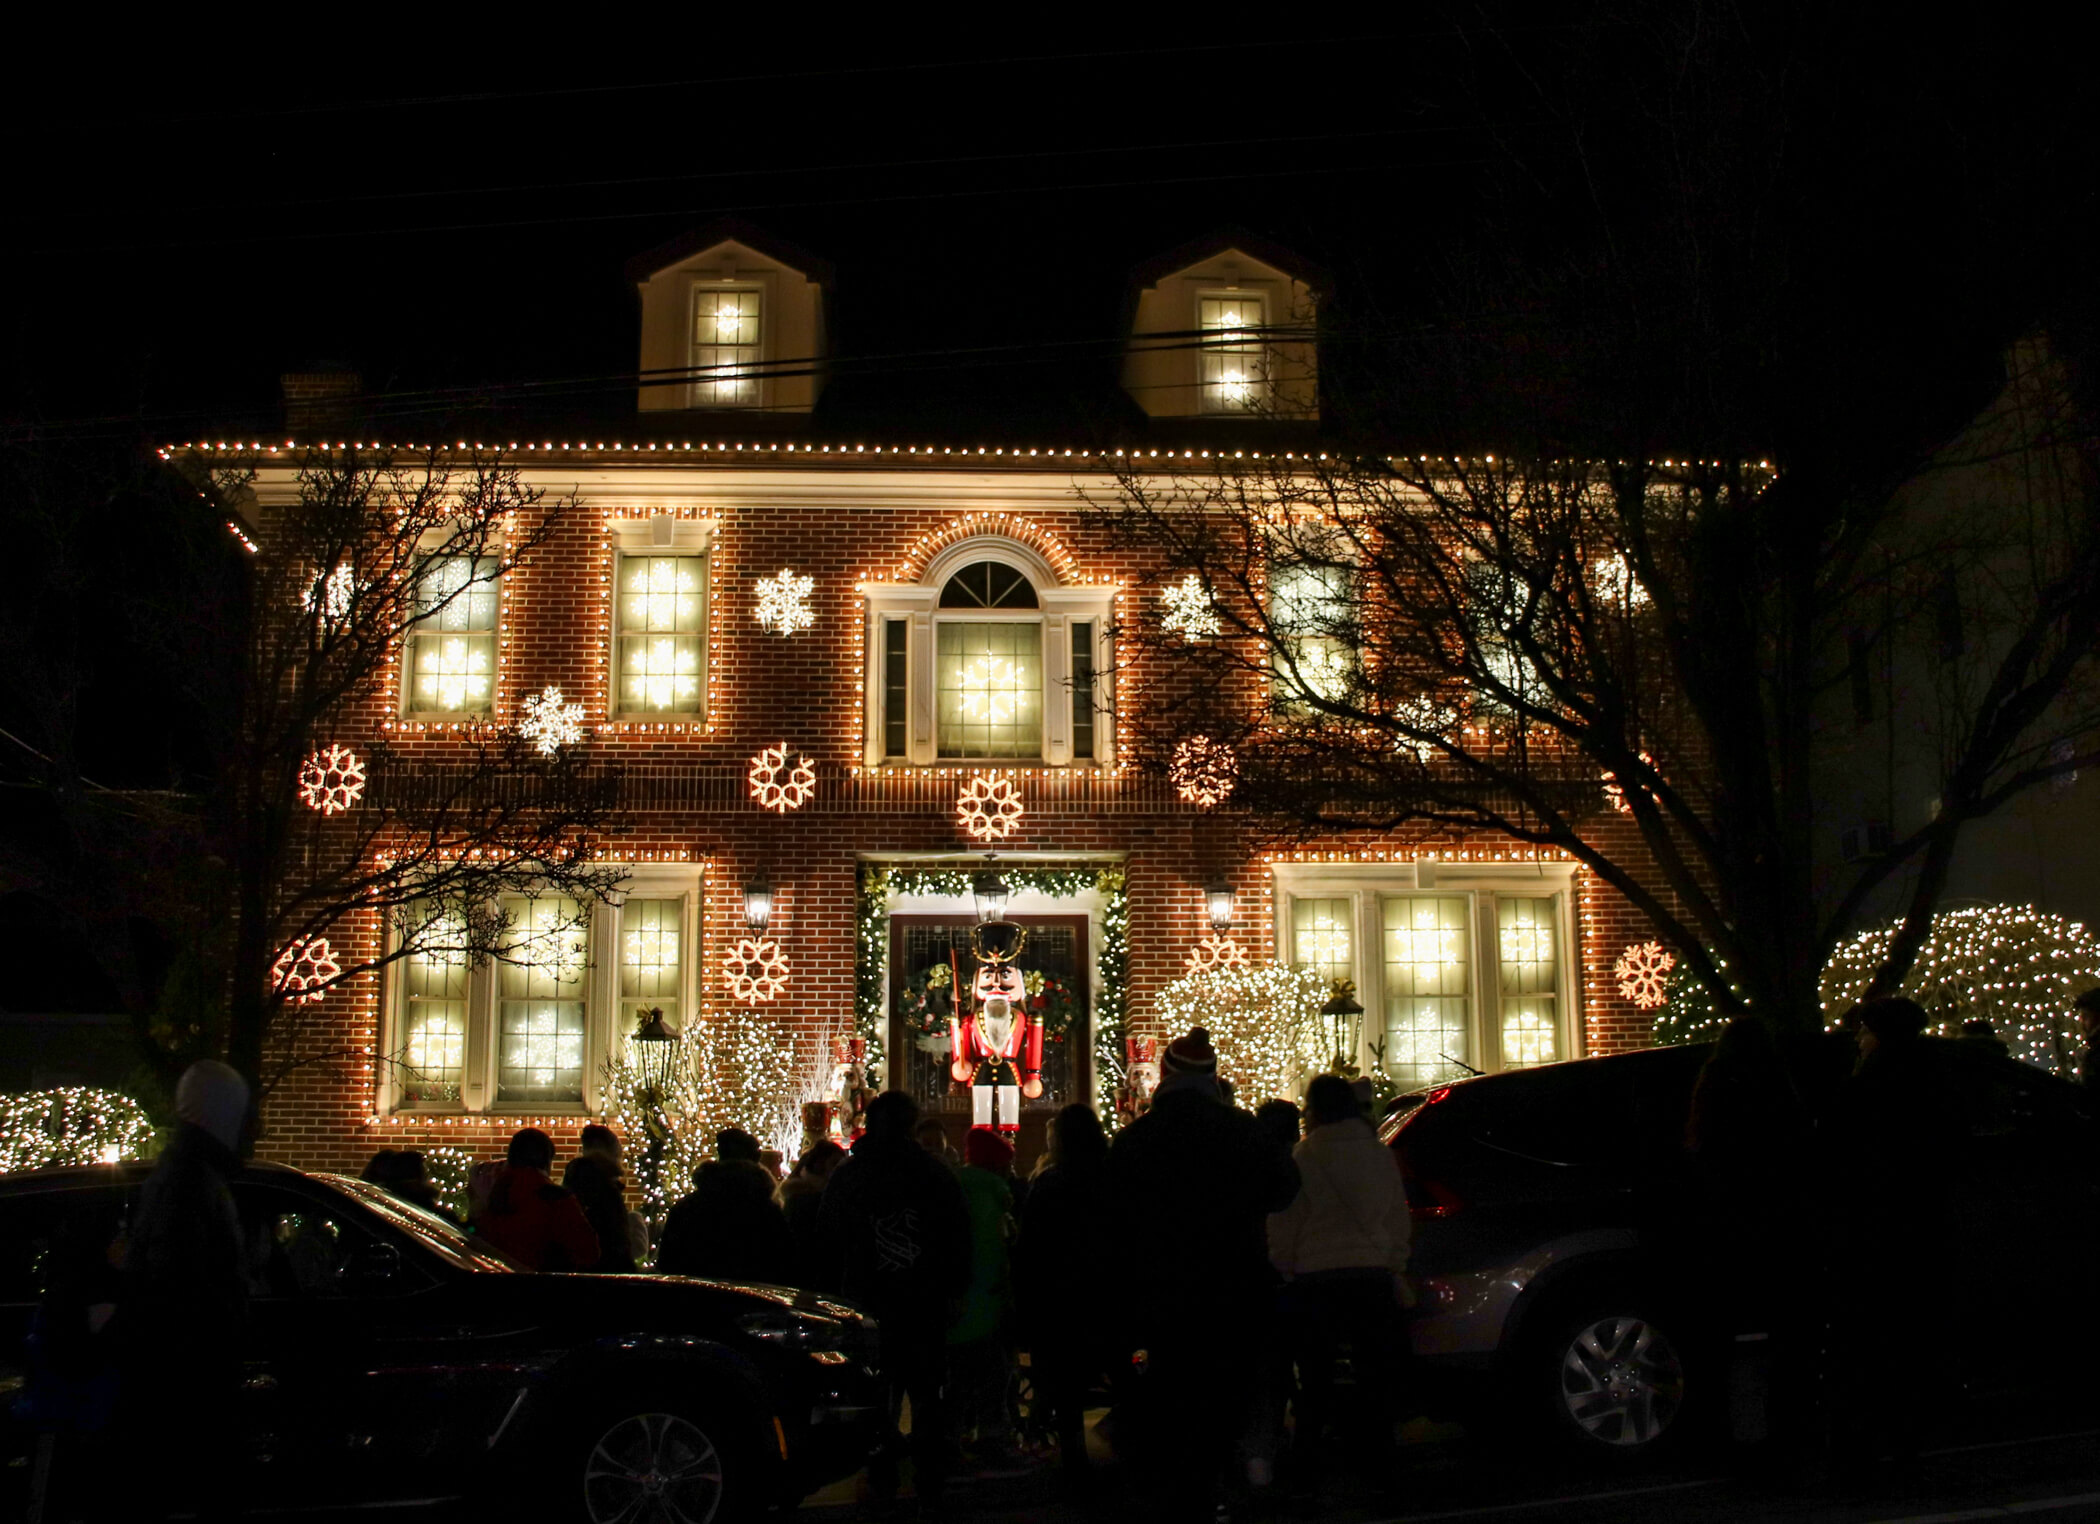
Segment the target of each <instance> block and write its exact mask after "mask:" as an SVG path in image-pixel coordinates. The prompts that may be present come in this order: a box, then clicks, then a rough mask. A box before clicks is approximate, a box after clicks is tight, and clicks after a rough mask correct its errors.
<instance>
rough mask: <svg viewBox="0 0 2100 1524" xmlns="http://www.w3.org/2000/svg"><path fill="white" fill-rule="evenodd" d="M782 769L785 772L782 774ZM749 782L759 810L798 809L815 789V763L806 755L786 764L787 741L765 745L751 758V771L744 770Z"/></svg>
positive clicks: (781, 811)
mask: <svg viewBox="0 0 2100 1524" xmlns="http://www.w3.org/2000/svg"><path fill="white" fill-rule="evenodd" d="M783 770H785V772H786V776H785V777H783V776H782V772H783ZM745 778H746V780H747V781H748V782H749V783H750V785H751V797H752V798H753V799H755V800H757V801H758V807H759V808H760V809H762V810H775V811H778V812H779V813H780V814H782V815H785V814H786V813H787V812H788V811H789V810H799V809H800V808H802V806H803V805H805V804H807V803H809V801H810V798H811V796H813V795H814V794H815V793H816V791H817V767H816V764H815V763H814V762H812V761H810V760H809V758H807V757H797V758H795V765H794V766H793V767H792V768H790V767H788V765H787V742H785V741H783V742H781V743H780V744H779V745H778V746H768V747H766V748H765V749H764V750H763V751H761V752H760V753H759V754H758V755H757V756H755V757H753V758H752V759H751V771H750V772H749V773H747V774H745Z"/></svg>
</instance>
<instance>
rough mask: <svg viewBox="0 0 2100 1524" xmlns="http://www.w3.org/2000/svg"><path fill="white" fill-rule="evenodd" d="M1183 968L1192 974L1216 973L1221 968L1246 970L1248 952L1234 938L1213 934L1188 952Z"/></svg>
mask: <svg viewBox="0 0 2100 1524" xmlns="http://www.w3.org/2000/svg"><path fill="white" fill-rule="evenodd" d="M1181 966H1182V968H1183V970H1184V971H1185V972H1187V973H1191V974H1208V973H1214V972H1216V971H1217V970H1218V969H1221V968H1245V967H1246V966H1247V950H1246V949H1245V948H1243V947H1241V946H1240V944H1239V943H1237V942H1235V941H1233V939H1232V938H1230V937H1227V936H1221V935H1219V934H1218V933H1217V932H1211V933H1210V934H1208V935H1207V936H1205V937H1204V938H1203V939H1202V940H1201V941H1199V942H1198V943H1197V944H1196V945H1195V946H1194V947H1191V948H1190V949H1189V950H1188V955H1187V956H1186V957H1184V958H1183V959H1182V960H1181Z"/></svg>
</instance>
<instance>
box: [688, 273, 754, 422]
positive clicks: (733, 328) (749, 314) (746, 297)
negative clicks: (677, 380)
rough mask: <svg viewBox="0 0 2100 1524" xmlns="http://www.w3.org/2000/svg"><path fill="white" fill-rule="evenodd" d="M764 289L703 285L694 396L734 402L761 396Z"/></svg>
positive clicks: (696, 322)
mask: <svg viewBox="0 0 2100 1524" xmlns="http://www.w3.org/2000/svg"><path fill="white" fill-rule="evenodd" d="M758 324H759V293H758V292H756V291H700V292H697V293H695V295H694V298H693V366H694V370H695V378H694V383H693V401H694V403H695V404H696V405H697V406H700V407H732V406H735V405H737V404H739V403H742V404H745V405H747V406H748V405H750V404H752V403H755V402H757V401H758V374H757V371H756V369H755V367H756V365H757V363H758V358H759V328H758Z"/></svg>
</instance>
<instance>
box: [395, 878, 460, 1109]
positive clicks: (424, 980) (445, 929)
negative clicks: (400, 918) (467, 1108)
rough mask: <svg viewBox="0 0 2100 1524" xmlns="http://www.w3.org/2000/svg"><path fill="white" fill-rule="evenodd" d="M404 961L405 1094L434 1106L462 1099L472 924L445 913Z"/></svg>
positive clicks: (405, 1097)
mask: <svg viewBox="0 0 2100 1524" xmlns="http://www.w3.org/2000/svg"><path fill="white" fill-rule="evenodd" d="M416 940H417V941H419V942H421V943H423V944H424V946H425V948H426V950H425V951H421V952H414V953H410V954H409V955H408V957H406V958H405V959H403V960H402V963H403V967H404V972H403V975H402V992H403V1000H404V1009H403V1012H402V1037H403V1043H402V1049H401V1062H402V1066H403V1071H404V1072H403V1074H402V1076H401V1098H402V1101H403V1103H404V1104H406V1105H412V1106H428V1105H432V1104H443V1103H446V1102H451V1101H457V1100H458V1099H459V1089H460V1084H461V1082H462V1080H463V1079H464V1078H465V1075H466V1068H467V955H466V949H465V941H466V929H465V928H464V927H462V926H460V925H458V923H457V922H456V921H448V920H447V919H446V918H444V917H439V918H437V919H436V920H434V921H432V922H431V923H430V924H429V925H427V926H426V927H424V928H423V930H422V932H421V934H420V935H419V936H418V937H417V939H416Z"/></svg>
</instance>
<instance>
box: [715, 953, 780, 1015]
mask: <svg viewBox="0 0 2100 1524" xmlns="http://www.w3.org/2000/svg"><path fill="white" fill-rule="evenodd" d="M722 976H723V982H724V983H725V984H726V985H727V987H728V990H729V998H730V999H731V1000H736V1001H740V1002H742V1003H743V1004H745V1005H757V1004H759V1003H760V1002H761V1001H772V1000H778V999H779V998H780V997H781V995H782V994H784V993H785V992H786V990H787V976H788V965H787V959H786V958H785V957H783V956H782V955H781V951H780V944H779V943H778V942H776V941H774V940H773V939H772V938H771V937H738V938H737V940H736V943H735V945H734V946H732V947H731V948H730V949H729V951H728V952H726V953H724V954H723V955H722Z"/></svg>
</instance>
